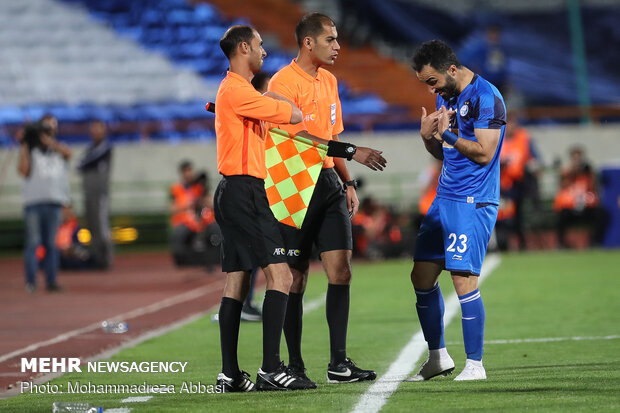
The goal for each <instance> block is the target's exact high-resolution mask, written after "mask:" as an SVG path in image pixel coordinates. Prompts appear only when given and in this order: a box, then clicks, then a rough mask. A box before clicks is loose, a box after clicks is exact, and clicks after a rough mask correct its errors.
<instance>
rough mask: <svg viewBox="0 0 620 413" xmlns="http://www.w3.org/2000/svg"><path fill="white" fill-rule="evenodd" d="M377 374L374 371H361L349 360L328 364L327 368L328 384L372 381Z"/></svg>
mask: <svg viewBox="0 0 620 413" xmlns="http://www.w3.org/2000/svg"><path fill="white" fill-rule="evenodd" d="M376 378H377V373H376V372H375V371H374V370H362V369H360V368H359V367H357V366H356V365H355V363H353V360H351V359H350V358H346V359H344V361H340V362H338V363H335V364H332V363H329V365H328V366H327V382H328V383H351V382H354V381H366V380H374V379H376Z"/></svg>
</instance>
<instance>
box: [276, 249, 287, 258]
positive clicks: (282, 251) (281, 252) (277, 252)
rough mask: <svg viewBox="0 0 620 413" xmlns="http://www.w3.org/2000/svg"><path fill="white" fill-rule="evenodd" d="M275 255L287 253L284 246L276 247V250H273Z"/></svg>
mask: <svg viewBox="0 0 620 413" xmlns="http://www.w3.org/2000/svg"><path fill="white" fill-rule="evenodd" d="M273 255H277V256H280V255H286V250H285V249H284V248H276V249H275V250H273Z"/></svg>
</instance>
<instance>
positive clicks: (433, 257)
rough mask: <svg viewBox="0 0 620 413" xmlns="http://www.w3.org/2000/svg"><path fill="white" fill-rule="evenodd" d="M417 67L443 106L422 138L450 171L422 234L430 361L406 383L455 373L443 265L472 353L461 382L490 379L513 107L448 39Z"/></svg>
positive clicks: (417, 264) (415, 275)
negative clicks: (494, 244) (490, 296)
mask: <svg viewBox="0 0 620 413" xmlns="http://www.w3.org/2000/svg"><path fill="white" fill-rule="evenodd" d="M413 69H414V70H415V72H416V76H417V77H418V79H419V80H420V81H421V82H424V83H426V84H427V85H428V86H429V87H430V88H431V91H432V92H433V93H437V111H436V112H433V113H431V114H428V115H427V113H426V110H425V109H424V108H422V122H421V128H420V135H421V136H422V140H423V142H424V146H425V147H426V150H427V151H428V152H429V153H431V155H433V156H434V157H435V158H437V159H442V160H443V168H442V171H441V175H440V177H439V185H438V187H437V196H436V198H435V201H433V204H432V205H431V207H430V210H429V211H428V214H427V215H426V216H425V218H424V220H423V221H422V225H421V227H420V231H419V233H418V236H417V242H416V250H415V254H414V265H413V270H412V272H411V282H412V283H413V287H414V290H415V294H416V297H417V302H416V309H417V312H418V318H419V320H420V325H421V327H422V332H423V333H424V339H425V340H426V342H427V343H428V359H427V360H426V362H425V363H424V364H423V365H422V366H421V368H420V370H419V371H418V373H417V374H416V375H414V376H412V377H410V378H408V379H407V381H424V380H429V379H431V378H433V377H435V376H438V375H444V376H445V375H447V374H449V373H452V371H453V370H454V361H453V360H452V358H451V357H450V355H449V354H448V351H447V350H446V344H445V341H444V328H443V313H444V303H443V297H442V294H441V290H440V289H439V284H438V282H437V280H438V278H439V274H440V273H441V271H442V270H444V269H445V270H447V271H450V273H451V275H452V282H453V283H454V288H455V290H456V293H457V294H458V297H459V301H460V303H461V311H462V325H463V341H464V343H465V353H467V361H466V363H465V368H464V369H463V371H462V372H461V373H460V374H459V375H458V376H457V377H456V378H455V380H457V381H464V380H484V379H486V372H485V370H484V367H483V365H482V352H483V340H484V321H485V313H484V305H483V304H482V298H481V297H480V291H479V290H478V276H479V275H480V268H481V267H482V261H483V260H484V256H485V254H486V250H487V244H488V242H489V238H490V236H491V232H492V231H493V226H494V225H495V220H496V219H497V207H498V205H499V154H500V151H501V148H502V142H503V139H504V130H505V128H506V127H505V125H506V106H505V105H504V100H503V98H502V96H501V94H500V93H499V92H498V90H497V88H496V87H495V86H493V85H492V84H491V83H489V82H487V81H486V80H484V79H483V78H482V77H480V76H479V75H477V74H475V73H473V72H472V71H471V70H469V69H468V68H466V67H465V66H463V65H461V63H460V62H459V60H458V58H457V57H456V55H455V54H454V52H453V51H452V49H450V47H449V46H448V45H446V44H445V43H444V42H442V41H439V40H432V41H429V42H426V43H424V44H422V45H421V46H420V48H419V49H418V50H417V52H416V54H415V56H414V57H413ZM451 129H452V130H451Z"/></svg>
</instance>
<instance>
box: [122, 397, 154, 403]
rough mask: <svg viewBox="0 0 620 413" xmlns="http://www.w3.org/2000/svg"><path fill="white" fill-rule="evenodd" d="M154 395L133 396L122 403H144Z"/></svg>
mask: <svg viewBox="0 0 620 413" xmlns="http://www.w3.org/2000/svg"><path fill="white" fill-rule="evenodd" d="M152 398H153V396H132V397H127V398H126V399H123V400H121V403H144V402H148V401H149V400H151V399H152Z"/></svg>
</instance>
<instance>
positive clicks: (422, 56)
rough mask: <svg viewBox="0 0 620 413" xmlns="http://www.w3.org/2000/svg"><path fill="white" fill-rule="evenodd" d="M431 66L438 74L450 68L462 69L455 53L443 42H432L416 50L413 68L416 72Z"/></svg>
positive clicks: (423, 44)
mask: <svg viewBox="0 0 620 413" xmlns="http://www.w3.org/2000/svg"><path fill="white" fill-rule="evenodd" d="M426 65H430V66H431V67H432V68H433V69H435V70H437V71H438V72H445V71H446V70H448V69H449V68H450V66H452V65H455V66H456V67H462V66H463V65H462V64H461V62H460V61H459V59H458V57H456V54H454V51H453V50H452V49H451V48H450V46H448V45H447V44H446V43H444V42H442V41H441V40H431V41H428V42H425V43H422V45H421V46H420V47H419V48H418V49H417V50H416V52H415V54H414V56H413V59H412V64H411V66H412V67H413V70H415V71H416V72H420V71H422V68H423V67H424V66H426Z"/></svg>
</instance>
